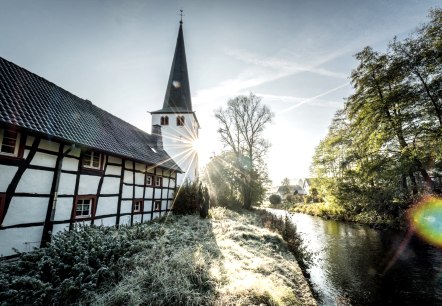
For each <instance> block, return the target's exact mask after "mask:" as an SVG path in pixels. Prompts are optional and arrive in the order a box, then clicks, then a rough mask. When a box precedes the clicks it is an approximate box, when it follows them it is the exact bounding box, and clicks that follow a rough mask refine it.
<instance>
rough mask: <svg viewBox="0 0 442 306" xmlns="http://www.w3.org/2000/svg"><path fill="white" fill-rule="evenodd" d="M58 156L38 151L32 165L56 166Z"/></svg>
mask: <svg viewBox="0 0 442 306" xmlns="http://www.w3.org/2000/svg"><path fill="white" fill-rule="evenodd" d="M56 162H57V156H55V155H50V154H46V153H41V152H36V153H35V156H34V158H33V159H32V161H31V165H35V166H43V167H50V168H55V163H56Z"/></svg>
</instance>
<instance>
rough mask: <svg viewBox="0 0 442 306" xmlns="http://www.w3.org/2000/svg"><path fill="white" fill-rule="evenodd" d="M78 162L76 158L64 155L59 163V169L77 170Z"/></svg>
mask: <svg viewBox="0 0 442 306" xmlns="http://www.w3.org/2000/svg"><path fill="white" fill-rule="evenodd" d="M78 163H79V161H78V159H75V158H72V157H67V156H65V157H64V158H63V163H62V165H61V169H62V170H67V171H77V170H78Z"/></svg>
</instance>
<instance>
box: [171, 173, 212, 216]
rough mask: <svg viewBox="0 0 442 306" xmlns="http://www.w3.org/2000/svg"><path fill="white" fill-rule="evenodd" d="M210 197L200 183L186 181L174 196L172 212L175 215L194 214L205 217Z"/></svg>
mask: <svg viewBox="0 0 442 306" xmlns="http://www.w3.org/2000/svg"><path fill="white" fill-rule="evenodd" d="M209 202H210V197H209V193H208V191H207V188H206V187H203V185H202V184H201V183H200V182H193V183H189V182H188V181H186V182H185V183H184V184H183V185H182V186H181V187H180V188H179V189H178V192H177V194H176V196H175V200H174V203H173V207H172V211H173V212H174V213H175V214H179V215H186V214H193V213H196V212H199V213H200V216H201V217H202V218H205V217H207V214H208V211H209Z"/></svg>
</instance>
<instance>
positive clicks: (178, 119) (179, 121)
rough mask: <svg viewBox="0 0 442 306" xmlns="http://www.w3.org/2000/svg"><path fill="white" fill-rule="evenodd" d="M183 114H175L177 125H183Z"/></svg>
mask: <svg viewBox="0 0 442 306" xmlns="http://www.w3.org/2000/svg"><path fill="white" fill-rule="evenodd" d="M184 122H185V121H184V116H177V117H176V125H177V126H184Z"/></svg>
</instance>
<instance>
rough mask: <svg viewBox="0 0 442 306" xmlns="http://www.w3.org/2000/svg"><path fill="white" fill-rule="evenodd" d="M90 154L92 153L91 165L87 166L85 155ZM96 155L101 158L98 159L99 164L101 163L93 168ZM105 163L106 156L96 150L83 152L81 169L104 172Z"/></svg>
mask: <svg viewBox="0 0 442 306" xmlns="http://www.w3.org/2000/svg"><path fill="white" fill-rule="evenodd" d="M89 152H90V153H91V160H90V163H89V165H85V155H86V154H87V153H89ZM95 154H98V156H99V157H98V163H99V165H98V167H94V166H93V161H94V159H93V158H94V155H95ZM103 161H104V154H103V153H100V152H97V151H94V150H84V151H82V152H81V168H83V169H87V170H93V171H102V170H103Z"/></svg>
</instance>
